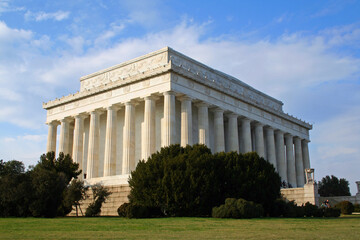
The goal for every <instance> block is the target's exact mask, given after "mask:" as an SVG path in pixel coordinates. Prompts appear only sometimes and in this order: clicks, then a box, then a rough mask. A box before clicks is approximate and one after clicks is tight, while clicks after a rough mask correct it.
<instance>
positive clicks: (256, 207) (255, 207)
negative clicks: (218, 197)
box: [212, 198, 264, 218]
mask: <svg viewBox="0 0 360 240" xmlns="http://www.w3.org/2000/svg"><path fill="white" fill-rule="evenodd" d="M263 214H264V209H263V207H262V206H261V205H260V204H256V203H254V202H251V201H246V200H245V199H242V198H240V199H235V198H227V199H226V200H225V204H223V205H220V206H219V207H214V208H213V209H212V217H214V218H258V217H262V216H263Z"/></svg>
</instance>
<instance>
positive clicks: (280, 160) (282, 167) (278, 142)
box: [275, 130, 288, 182]
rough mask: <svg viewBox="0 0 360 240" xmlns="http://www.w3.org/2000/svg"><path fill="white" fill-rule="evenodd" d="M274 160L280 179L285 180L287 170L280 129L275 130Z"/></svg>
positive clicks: (282, 134) (282, 135)
mask: <svg viewBox="0 0 360 240" xmlns="http://www.w3.org/2000/svg"><path fill="white" fill-rule="evenodd" d="M275 147H276V161H277V166H278V172H279V175H280V177H281V181H285V182H287V181H288V179H287V172H286V171H287V170H286V162H285V143H284V133H283V132H282V131H280V130H278V131H276V132H275Z"/></svg>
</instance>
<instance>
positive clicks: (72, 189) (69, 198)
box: [62, 179, 89, 216]
mask: <svg viewBox="0 0 360 240" xmlns="http://www.w3.org/2000/svg"><path fill="white" fill-rule="evenodd" d="M88 188H89V187H87V186H84V181H82V180H79V179H73V180H72V181H71V183H70V185H69V186H68V187H67V188H66V189H65V191H64V199H63V204H62V208H63V215H67V214H69V213H70V212H71V210H72V209H73V206H75V209H76V216H78V208H79V209H80V211H81V214H82V215H83V213H82V210H81V208H80V201H82V200H85V199H86V198H87V197H88V195H87V194H86V192H87V190H88Z"/></svg>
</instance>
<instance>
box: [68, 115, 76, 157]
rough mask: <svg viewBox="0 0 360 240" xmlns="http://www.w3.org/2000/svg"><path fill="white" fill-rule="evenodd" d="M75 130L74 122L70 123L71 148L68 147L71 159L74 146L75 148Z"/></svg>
mask: <svg viewBox="0 0 360 240" xmlns="http://www.w3.org/2000/svg"><path fill="white" fill-rule="evenodd" d="M74 128H75V124H74V122H70V123H69V143H68V144H69V147H68V152H69V154H70V156H71V157H72V153H73V146H74Z"/></svg>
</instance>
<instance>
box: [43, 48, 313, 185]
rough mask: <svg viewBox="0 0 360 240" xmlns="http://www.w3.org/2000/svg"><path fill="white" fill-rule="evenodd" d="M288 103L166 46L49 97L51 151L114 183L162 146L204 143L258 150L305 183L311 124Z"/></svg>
mask: <svg viewBox="0 0 360 240" xmlns="http://www.w3.org/2000/svg"><path fill="white" fill-rule="evenodd" d="M282 105H283V103H282V102H281V101H279V100H277V99H274V98H272V97H270V96H268V95H266V94H264V93H262V92H260V91H258V90H256V89H254V88H252V87H250V86H249V85H247V84H245V83H243V82H242V81H240V80H238V79H236V78H234V77H231V76H229V75H227V74H224V73H222V72H219V71H217V70H214V69H212V68H210V67H208V66H205V65H204V64H202V63H199V62H197V61H195V60H193V59H191V58H189V57H187V56H184V55H183V54H181V53H179V52H176V51H175V50H173V49H171V48H168V47H166V48H163V49H160V50H158V51H156V52H153V53H149V54H147V55H145V56H142V57H138V58H135V59H133V60H130V61H127V62H125V63H122V64H119V65H116V66H113V67H110V68H107V69H104V70H102V71H99V72H96V73H93V74H90V75H87V76H84V77H82V78H80V92H77V93H75V94H70V95H68V96H66V97H63V98H60V99H55V100H53V101H49V102H47V103H44V104H43V108H44V109H46V110H47V121H46V122H47V124H48V125H49V133H48V143H47V151H55V152H56V151H57V152H64V153H69V154H71V155H72V157H73V159H74V161H75V162H77V163H79V164H80V168H81V169H83V173H84V176H83V177H84V178H86V180H87V181H88V182H89V183H93V182H103V183H104V184H105V185H116V184H126V182H127V178H128V176H129V173H130V171H131V170H134V169H135V166H136V164H137V162H138V161H139V160H140V159H147V158H148V157H149V156H150V155H151V154H152V153H154V152H156V151H158V150H159V149H160V148H161V147H163V146H167V145H169V144H174V143H179V144H181V145H182V146H186V145H187V144H190V145H191V144H195V143H202V144H206V145H207V146H208V147H210V148H211V150H212V152H221V151H225V152H228V151H239V152H242V153H244V152H249V151H256V152H257V153H258V154H259V155H261V156H263V157H264V158H265V159H267V160H268V161H269V162H270V163H272V164H273V165H274V166H275V168H276V169H277V171H278V172H279V174H280V176H281V178H282V179H283V180H285V181H286V182H288V183H290V184H291V185H292V186H293V187H302V186H303V185H304V183H305V174H304V169H306V168H310V159H309V150H308V142H309V130H310V129H311V128H312V126H311V125H310V124H308V123H306V122H304V121H301V120H299V119H297V118H295V117H293V116H290V115H288V114H286V113H284V112H283V110H282ZM58 128H60V129H59V132H60V133H59V134H60V137H59V142H58V143H57V142H56V139H57V132H58Z"/></svg>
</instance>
